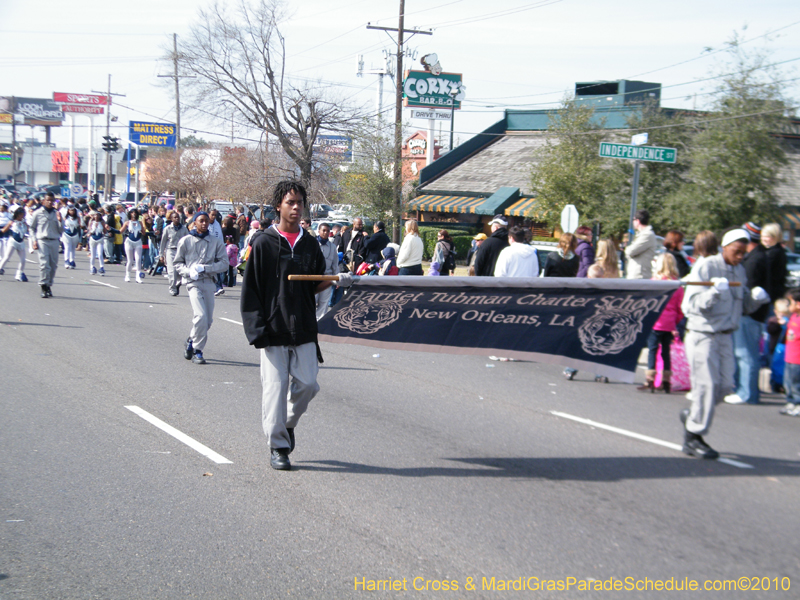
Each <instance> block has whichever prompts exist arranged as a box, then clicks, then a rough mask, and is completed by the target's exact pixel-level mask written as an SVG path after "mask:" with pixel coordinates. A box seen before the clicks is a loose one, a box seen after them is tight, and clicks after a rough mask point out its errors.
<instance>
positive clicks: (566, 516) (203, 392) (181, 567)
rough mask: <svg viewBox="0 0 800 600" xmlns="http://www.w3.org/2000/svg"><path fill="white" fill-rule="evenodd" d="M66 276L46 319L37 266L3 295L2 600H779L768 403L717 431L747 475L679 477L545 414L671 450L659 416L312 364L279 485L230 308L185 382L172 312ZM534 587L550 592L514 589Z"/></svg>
mask: <svg viewBox="0 0 800 600" xmlns="http://www.w3.org/2000/svg"><path fill="white" fill-rule="evenodd" d="M78 266H79V269H78V270H69V271H67V270H64V269H63V267H60V268H59V270H58V273H57V277H56V281H55V285H54V287H53V292H54V297H53V298H52V299H47V300H43V299H41V298H39V295H38V291H39V290H38V286H37V285H36V283H35V281H36V274H37V273H36V265H35V264H32V263H29V264H28V274H29V276H30V278H31V282H30V283H20V282H16V281H14V280H13V270H12V269H9V268H8V266H7V268H6V275H5V276H3V277H0V369H2V371H1V372H2V386H1V387H0V390H2V391H1V392H0V398H1V400H0V407H2V419H0V508H2V520H0V598H14V599H18V598H19V599H22V598H36V599H38V598H80V599H85V598H114V599H117V598H119V599H123V598H131V599H141V598H248V599H249V598H253V599H255V598H355V597H365V596H366V597H378V598H416V597H435V598H505V597H546V598H549V597H553V598H605V597H614V596H616V595H622V596H623V597H627V598H650V597H652V598H658V597H662V596H664V595H669V594H667V592H658V591H641V590H639V591H637V590H636V589H633V590H630V591H625V590H620V591H616V592H615V591H597V590H590V591H584V590H581V589H580V586H581V585H583V586H586V585H590V586H597V585H604V584H605V585H607V586H608V585H612V586H613V582H614V580H622V583H621V585H623V586H624V585H625V581H624V580H625V578H626V577H630V578H632V579H631V580H629V582H632V583H629V584H628V585H633V586H634V587H635V586H637V585H639V587H641V586H642V585H644V581H645V578H648V579H649V580H650V581H651V583H650V585H651V586H652V585H654V584H653V580H670V578H672V579H673V580H674V581H675V582H678V585H682V582H684V581H685V578H688V579H689V580H696V581H697V582H698V585H699V586H700V587H701V588H702V586H703V585H704V582H706V581H707V580H708V581H711V582H712V583H711V585H712V586H713V585H714V584H713V581H714V580H728V581H731V580H737V585H741V584H743V583H744V584H745V585H747V586H751V587H754V586H756V585H757V586H764V587H766V585H767V583H768V584H769V585H770V588H771V590H770V591H769V592H768V593H764V592H753V591H748V592H744V591H741V590H738V588H737V591H732V592H731V591H729V592H702V591H698V592H696V593H697V594H698V595H702V596H714V597H723V596H724V597H725V598H745V597H752V596H754V595H758V594H761V596H760V597H786V598H789V597H799V596H800V592H798V590H800V575H798V573H800V536H798V531H800V527H798V524H799V523H800V519H799V518H798V514H800V513H798V499H800V485H799V484H798V479H799V478H798V476H799V475H800V462H799V461H798V459H800V456H799V454H798V451H799V450H800V438H798V428H799V427H800V419H792V418H789V417H783V416H780V415H779V414H778V407H779V406H780V405H781V404H782V402H781V401H780V399H779V398H775V397H774V398H770V399H767V402H766V403H765V404H763V405H762V406H755V407H754V406H727V405H725V406H722V407H720V409H719V411H718V413H717V416H716V420H715V423H714V428H713V431H712V434H711V435H710V436H708V437H707V440H708V441H709V443H711V445H712V446H714V447H715V448H716V449H718V450H720V451H721V452H722V453H723V456H724V457H726V458H728V459H732V460H733V461H735V463H743V464H725V463H722V462H718V461H711V462H708V461H699V460H695V459H690V458H688V457H685V456H684V455H683V454H681V453H680V452H679V451H677V450H675V449H674V448H671V447H665V446H663V445H658V444H657V443H653V442H652V441H643V440H640V439H635V438H631V437H629V436H626V435H623V434H621V433H619V432H617V431H610V430H608V429H604V428H601V427H600V426H595V425H588V424H585V423H583V422H578V421H576V420H574V419H571V418H569V417H568V416H563V415H569V416H572V417H578V418H580V419H588V420H591V421H593V422H596V423H601V424H605V425H609V426H612V427H616V428H619V429H622V430H625V431H629V432H633V433H635V434H640V435H643V436H649V437H651V438H654V439H656V440H663V441H666V442H669V443H672V444H679V443H680V441H681V439H680V424H679V422H678V417H677V415H678V412H679V410H680V409H681V408H683V407H684V406H686V400H685V398H683V396H682V395H680V394H673V395H664V394H657V395H651V394H642V393H638V392H637V391H636V390H635V388H634V386H631V385H625V384H616V383H613V382H612V383H610V384H601V383H595V382H594V380H593V376H591V375H589V374H586V373H579V375H578V377H577V379H576V380H575V381H572V382H567V381H565V380H564V379H563V378H562V376H561V369H560V368H558V367H554V366H550V365H541V364H534V363H528V362H504V363H501V362H492V361H489V360H488V359H487V358H486V357H483V356H467V357H463V356H461V357H457V356H450V355H439V354H425V353H411V352H398V351H388V350H375V349H373V348H365V347H359V346H350V345H340V344H323V346H322V350H323V354H324V357H325V363H324V365H323V366H322V369H321V371H320V377H319V382H320V385H321V388H322V389H321V391H320V393H319V395H318V396H317V397H316V398H315V399H314V401H313V402H312V404H311V407H310V409H309V412H308V413H307V414H306V416H305V417H304V418H303V420H302V421H301V422H300V425H299V426H298V428H297V449H296V450H295V452H294V453H293V454H292V461H293V464H294V466H295V470H293V471H292V472H288V473H287V472H276V471H273V470H272V469H270V467H269V450H268V448H267V447H266V445H265V438H264V436H263V433H262V432H261V424H260V389H261V387H260V382H259V371H258V353H257V351H256V350H254V349H253V348H251V347H250V346H248V345H247V341H246V339H245V337H244V334H243V331H242V327H241V326H240V325H239V324H237V323H236V322H238V321H240V320H241V319H240V316H239V312H238V299H239V293H238V292H239V289H238V288H235V289H233V290H227V289H226V293H225V295H224V296H222V297H220V298H218V300H217V306H216V311H215V322H214V326H213V327H212V329H211V332H210V341H209V343H208V345H207V347H206V351H205V356H206V359H207V360H208V364H207V365H205V366H198V365H194V364H192V363H191V362H189V361H186V360H185V359H184V358H183V356H182V352H183V348H182V344H183V340H185V338H186V336H187V333H188V330H189V327H190V321H191V309H190V307H189V302H188V298H187V297H186V296H185V294H183V293H182V294H181V296H179V297H177V298H173V297H171V296H169V294H168V292H167V286H166V280H165V279H164V278H163V277H154V278H151V277H147V278H146V279H145V281H144V283H143V284H136V283H128V284H126V283H124V282H123V280H122V276H123V273H122V268H121V267H118V266H112V267H109V268H108V274H107V275H106V276H105V277H102V278H101V277H98V276H90V275H89V274H88V269H87V260H86V257H85V254H83V253H79V257H78ZM103 284H106V285H103ZM112 286H113V287H112ZM225 319H230V321H226V320H225ZM374 355H379V356H374ZM131 406H135V407H139V408H140V409H142V410H144V411H146V412H147V413H149V414H150V415H153V416H155V417H157V418H158V419H161V420H162V421H164V422H165V423H167V424H169V425H170V426H172V427H174V428H176V429H177V430H179V431H180V432H182V433H183V434H185V435H187V436H190V437H191V438H192V439H193V440H196V441H197V442H199V443H201V444H203V445H204V446H205V447H207V448H209V449H210V450H212V451H213V452H216V453H218V454H219V455H221V457H224V459H227V460H228V461H230V463H217V462H214V461H213V460H211V459H209V458H208V457H207V456H205V455H203V454H202V453H200V452H198V451H197V450H195V449H193V448H191V447H190V446H188V445H186V444H184V443H182V442H181V441H178V440H177V439H175V438H174V437H172V436H170V435H168V434H167V433H165V432H164V431H162V430H161V429H159V428H157V427H155V426H154V425H153V424H151V423H150V422H148V421H146V420H145V419H143V418H142V417H141V416H139V414H136V413H134V412H132V410H131V409H129V408H126V407H131ZM554 412H557V413H559V415H556V414H553V413H554ZM745 465H749V466H751V467H752V468H744V466H745ZM743 577H747V578H758V580H757V581H756V579H748V581H747V582H744V580H739V578H743ZM415 578H416V579H415ZM470 578H471V579H470ZM484 578H485V581H484ZM491 578H494V581H495V582H494V589H484V588H485V587H486V586H485V585H484V584H486V585H491ZM520 578H521V579H520ZM534 578H538V580H562V582H566V583H569V584H570V589H569V591H550V592H545V593H541V592H538V591H530V590H528V591H514V589H513V588H514V586H515V585H517V586H519V585H521V584H522V583H524V584H525V585H527V586H529V587H531V586H535V585H536V584H537V579H534ZM568 578H574V581H573V580H572V579H568ZM612 578H613V579H612ZM761 578H764V579H761ZM767 578H769V581H767ZM776 578H777V579H776ZM784 578H789V579H784ZM387 580H391V581H389V583H382V584H381V583H378V584H370V582H371V581H384V582H385V581H387ZM454 580H455V581H457V584H453V583H452V582H453V581H454ZM426 581H427V582H428V583H427V584H426V583H425V582H426ZM443 581H447V582H449V583H448V587H450V588H453V587H455V586H457V587H458V589H457V590H453V589H449V590H443V589H441V588H442V587H443V586H444V584H443V583H442V582H443ZM501 581H508V582H509V584H508V585H509V587H511V588H512V589H511V590H510V591H503V590H502V589H501V588H502V587H503V584H502V583H499V582H501ZM789 581H790V582H791V583H790V585H791V588H790V590H789V591H778V592H776V591H775V586H776V584H777V585H778V586H779V587H780V586H782V587H784V588H785V587H786V585H787V582H789ZM359 582H363V583H359ZM393 582H397V583H394V584H393ZM580 582H583V583H580ZM587 582H588V583H587ZM754 582H756V583H754ZM470 584H472V585H473V586H474V587H475V589H470ZM359 585H363V586H364V587H365V588H369V587H370V586H372V585H376V586H377V587H378V588H379V589H378V590H377V591H369V590H368V589H361V588H359V589H356V588H357V587H358V586H359ZM391 585H397V586H400V588H401V589H399V590H390V586H391ZM425 585H427V587H428V588H429V591H427V592H426V591H424V590H415V589H414V588H415V587H417V588H420V587H424V586H425ZM554 585H557V584H554ZM728 585H730V584H728ZM403 586H404V587H405V590H404V589H403ZM387 587H388V589H387ZM545 587H546V586H545ZM436 589H438V591H433V590H436Z"/></svg>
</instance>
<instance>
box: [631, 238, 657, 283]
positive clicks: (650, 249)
mask: <svg viewBox="0 0 800 600" xmlns="http://www.w3.org/2000/svg"><path fill="white" fill-rule="evenodd" d="M657 249H658V241H657V240H656V234H655V233H653V228H652V227H650V225H647V226H645V227H644V228H642V229H640V230H639V231H638V232H637V233H636V236H635V237H634V238H633V241H632V242H631V243H630V244H629V245H628V247H627V248H625V257H626V258H627V259H628V263H627V265H626V267H625V270H626V273H627V275H626V278H627V279H650V278H651V277H652V276H653V259H654V258H655V257H656V250H657Z"/></svg>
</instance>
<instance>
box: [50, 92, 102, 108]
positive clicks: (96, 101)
mask: <svg viewBox="0 0 800 600" xmlns="http://www.w3.org/2000/svg"><path fill="white" fill-rule="evenodd" d="M53 101H54V102H63V103H64V104H89V105H94V106H97V105H103V106H105V105H106V104H108V98H107V97H106V96H95V95H94V94H64V93H62V92H53Z"/></svg>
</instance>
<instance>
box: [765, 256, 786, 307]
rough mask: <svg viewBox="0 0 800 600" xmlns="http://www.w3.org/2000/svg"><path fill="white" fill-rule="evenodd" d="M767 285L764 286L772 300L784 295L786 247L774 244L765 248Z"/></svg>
mask: <svg viewBox="0 0 800 600" xmlns="http://www.w3.org/2000/svg"><path fill="white" fill-rule="evenodd" d="M767 271H768V272H769V276H768V278H767V281H768V283H767V286H766V287H764V289H765V290H767V293H768V294H769V297H770V298H771V299H772V301H773V302H775V300H778V299H779V298H783V297H784V296H785V295H786V248H784V247H783V246H781V245H780V244H775V245H774V246H772V247H771V248H767Z"/></svg>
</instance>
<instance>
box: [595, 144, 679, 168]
mask: <svg viewBox="0 0 800 600" xmlns="http://www.w3.org/2000/svg"><path fill="white" fill-rule="evenodd" d="M600 156H602V157H603V158H625V159H628V160H646V161H649V162H658V163H670V164H672V163H674V162H675V160H676V159H677V158H678V150H677V149H675V148H659V147H658V146H634V145H632V144H611V143H609V142H600Z"/></svg>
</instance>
